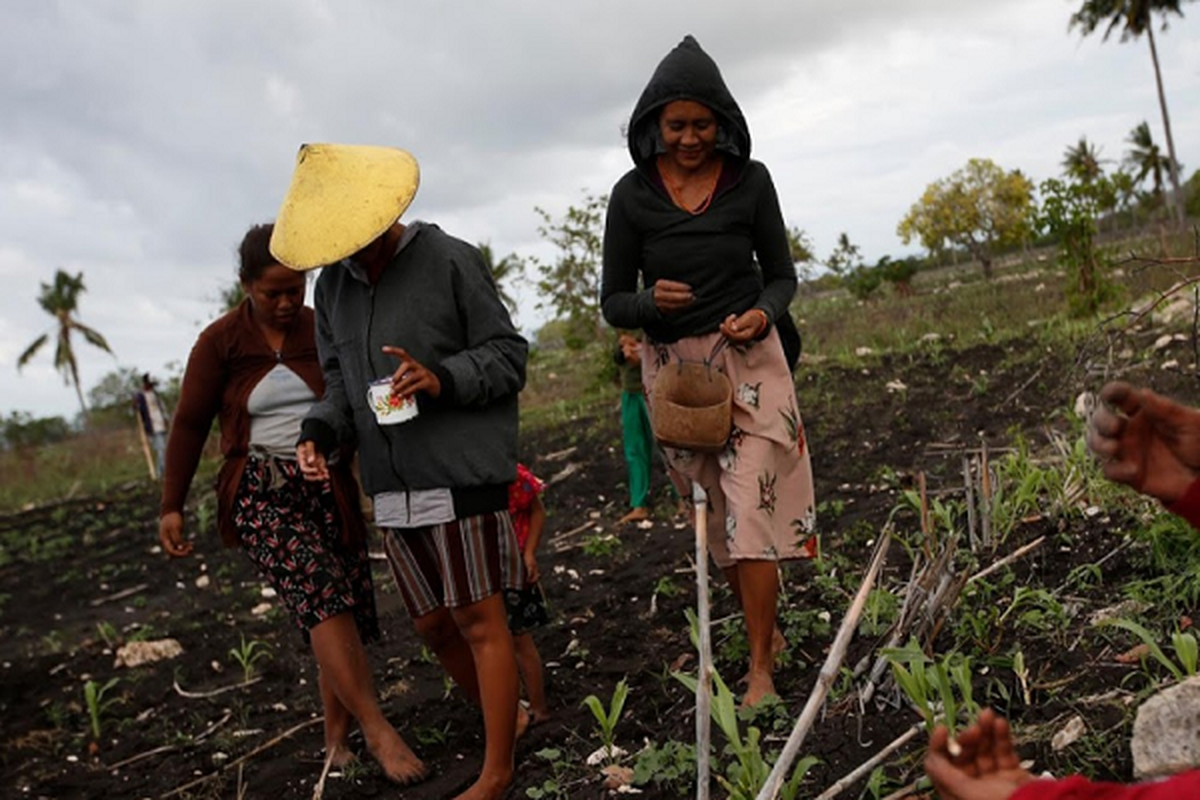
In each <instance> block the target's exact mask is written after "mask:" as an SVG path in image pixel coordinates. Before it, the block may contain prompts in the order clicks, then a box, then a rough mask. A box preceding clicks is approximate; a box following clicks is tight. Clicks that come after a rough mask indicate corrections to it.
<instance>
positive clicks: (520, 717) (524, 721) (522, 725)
mask: <svg viewBox="0 0 1200 800" xmlns="http://www.w3.org/2000/svg"><path fill="white" fill-rule="evenodd" d="M533 722H534V720H533V718H532V717H531V716H530V714H529V711H528V710H526V708H525V704H524V703H517V730H516V736H515V737H514V739H513V740H514V741H516V740H517V739H520V738H521V737H522V736H524V735H525V732H526V731H527V730H529V726H530V725H532V724H533Z"/></svg>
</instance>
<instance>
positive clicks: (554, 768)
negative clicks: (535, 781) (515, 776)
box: [525, 747, 571, 800]
mask: <svg viewBox="0 0 1200 800" xmlns="http://www.w3.org/2000/svg"><path fill="white" fill-rule="evenodd" d="M534 755H536V756H537V757H538V758H540V759H542V760H543V761H548V762H550V770H551V772H553V773H554V776H553V777H551V778H547V779H546V780H544V781H542V785H541V786H530V787H529V788H527V789H526V790H525V796H526V797H532V798H535V800H538V799H539V798H548V799H549V798H557V800H570V795H569V794H568V793H567V786H566V775H567V770H568V769H570V766H571V765H570V764H569V763H567V761H566V760H565V759H564V758H563V754H562V751H561V750H559V749H558V748H557V747H547V748H544V749H542V750H538V751H537V752H536V753H534Z"/></svg>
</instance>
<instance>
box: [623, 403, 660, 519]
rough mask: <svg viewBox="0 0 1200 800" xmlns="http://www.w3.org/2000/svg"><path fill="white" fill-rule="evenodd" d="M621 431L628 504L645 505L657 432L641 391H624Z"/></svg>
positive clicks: (631, 505)
mask: <svg viewBox="0 0 1200 800" xmlns="http://www.w3.org/2000/svg"><path fill="white" fill-rule="evenodd" d="M621 432H622V439H623V440H624V444H625V464H626V466H627V467H628V468H629V507H630V508H645V507H646V505H647V497H648V496H649V494H650V462H651V460H652V459H653V458H654V431H653V430H651V428H650V412H649V411H647V410H646V398H645V397H643V396H642V393H641V392H621Z"/></svg>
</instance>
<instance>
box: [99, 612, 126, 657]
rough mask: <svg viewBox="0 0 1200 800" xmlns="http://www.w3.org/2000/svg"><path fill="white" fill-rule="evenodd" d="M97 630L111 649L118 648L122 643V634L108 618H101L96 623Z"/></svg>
mask: <svg viewBox="0 0 1200 800" xmlns="http://www.w3.org/2000/svg"><path fill="white" fill-rule="evenodd" d="M96 632H97V633H98V634H100V638H101V639H102V640H103V641H104V644H105V645H106V646H107V647H108V648H109V649H111V650H115V649H117V647H119V646H120V644H121V634H120V632H119V631H117V628H116V626H115V625H113V624H112V623H111V622H109V621H108V620H103V619H102V620H100V621H99V622H97V623H96Z"/></svg>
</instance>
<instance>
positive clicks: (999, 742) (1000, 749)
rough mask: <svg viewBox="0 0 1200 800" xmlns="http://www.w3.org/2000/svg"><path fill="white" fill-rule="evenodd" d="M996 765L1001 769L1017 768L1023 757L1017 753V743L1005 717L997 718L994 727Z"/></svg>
mask: <svg viewBox="0 0 1200 800" xmlns="http://www.w3.org/2000/svg"><path fill="white" fill-rule="evenodd" d="M992 734H993V735H992V738H993V741H994V752H995V754H996V766H997V767H998V768H1000V769H1017V768H1019V767H1020V766H1021V757H1020V756H1019V755H1017V748H1016V744H1015V743H1014V742H1013V738H1012V728H1011V727H1010V726H1009V724H1008V720H1006V719H1004V718H1003V717H998V718H997V719H996V724H995V725H994V726H993V727H992Z"/></svg>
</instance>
